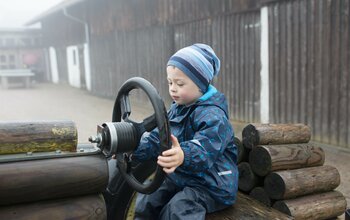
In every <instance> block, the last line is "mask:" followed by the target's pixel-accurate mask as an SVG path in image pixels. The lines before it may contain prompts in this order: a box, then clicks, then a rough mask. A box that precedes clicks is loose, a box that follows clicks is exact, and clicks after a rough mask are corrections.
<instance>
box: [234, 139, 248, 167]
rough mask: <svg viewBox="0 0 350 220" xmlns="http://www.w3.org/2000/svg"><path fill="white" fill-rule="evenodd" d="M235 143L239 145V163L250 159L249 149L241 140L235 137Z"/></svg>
mask: <svg viewBox="0 0 350 220" xmlns="http://www.w3.org/2000/svg"><path fill="white" fill-rule="evenodd" d="M233 143H234V144H235V145H236V146H237V151H238V157H237V164H239V163H241V162H245V161H248V155H249V150H248V149H247V148H245V147H244V146H243V144H242V142H241V140H239V138H237V137H235V138H234V140H233Z"/></svg>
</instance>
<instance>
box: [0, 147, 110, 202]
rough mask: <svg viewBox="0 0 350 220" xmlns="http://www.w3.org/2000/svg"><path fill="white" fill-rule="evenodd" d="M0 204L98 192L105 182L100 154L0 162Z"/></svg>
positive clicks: (106, 179) (105, 166) (106, 176)
mask: <svg viewBox="0 0 350 220" xmlns="http://www.w3.org/2000/svg"><path fill="white" fill-rule="evenodd" d="M0 179H1V181H0V205H10V204H17V203H22V202H34V201H39V200H46V199H56V198H64V197H71V196H78V195H84V194H94V193H100V192H102V191H103V190H105V189H106V186H107V183H108V165H107V161H106V159H105V157H104V156H103V155H102V154H95V155H85V156H70V157H63V158H51V159H41V160H29V161H19V162H7V163H0Z"/></svg>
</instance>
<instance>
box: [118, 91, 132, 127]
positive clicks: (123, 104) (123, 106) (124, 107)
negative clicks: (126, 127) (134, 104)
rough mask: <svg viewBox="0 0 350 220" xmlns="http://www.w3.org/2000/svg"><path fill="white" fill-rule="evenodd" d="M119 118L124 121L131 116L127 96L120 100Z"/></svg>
mask: <svg viewBox="0 0 350 220" xmlns="http://www.w3.org/2000/svg"><path fill="white" fill-rule="evenodd" d="M120 110H121V118H122V119H123V120H124V121H125V120H126V119H127V118H128V117H129V116H130V114H131V106H130V99H129V94H127V95H125V96H122V97H121V99H120Z"/></svg>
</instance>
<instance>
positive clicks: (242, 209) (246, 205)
mask: <svg viewBox="0 0 350 220" xmlns="http://www.w3.org/2000/svg"><path fill="white" fill-rule="evenodd" d="M205 219H206V220H222V219H226V220H236V219H247V220H256V219H275V220H282V219H293V218H292V217H290V216H288V215H286V214H284V213H282V212H279V211H278V210H276V209H273V208H271V207H267V206H264V205H263V204H261V203H259V202H258V201H256V200H254V199H252V198H250V197H249V196H247V195H244V194H243V193H241V192H238V194H237V201H236V203H235V204H234V205H233V206H231V207H229V208H226V209H224V210H221V211H218V212H214V213H210V214H207V215H206V218H205Z"/></svg>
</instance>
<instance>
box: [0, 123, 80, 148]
mask: <svg viewBox="0 0 350 220" xmlns="http://www.w3.org/2000/svg"><path fill="white" fill-rule="evenodd" d="M77 140H78V135H77V128H76V126H75V124H74V122H72V121H29V122H18V121H14V122H0V154H14V153H25V152H47V151H55V150H61V151H76V146H77Z"/></svg>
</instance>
